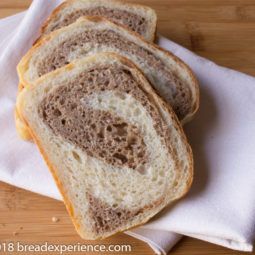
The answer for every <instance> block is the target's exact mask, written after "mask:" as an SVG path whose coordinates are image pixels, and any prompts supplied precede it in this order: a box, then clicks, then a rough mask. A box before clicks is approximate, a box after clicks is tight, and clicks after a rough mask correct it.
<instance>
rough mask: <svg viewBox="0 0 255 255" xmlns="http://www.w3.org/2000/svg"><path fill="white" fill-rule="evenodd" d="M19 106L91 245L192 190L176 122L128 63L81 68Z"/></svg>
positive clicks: (105, 61) (92, 62) (55, 75)
mask: <svg viewBox="0 0 255 255" xmlns="http://www.w3.org/2000/svg"><path fill="white" fill-rule="evenodd" d="M17 105H18V109H19V113H20V115H21V117H22V118H23V120H24V121H25V123H26V124H27V125H28V127H29V129H30V132H31V134H32V135H33V138H34V140H35V142H36V144H37V146H38V147H39V149H40V151H41V153H42V155H43V156H44V159H45V160H46V163H47V164H48V166H49V168H50V170H51V172H52V174H53V176H54V178H55V180H56V183H57V185H58V187H59V189H60V191H61V193H62V195H63V198H64V201H65V204H66V206H67V209H68V211H69V213H70V215H71V216H72V219H73V222H74V224H75V227H76V229H77V231H78V232H79V234H80V235H81V237H83V238H85V239H98V238H105V237H107V236H109V235H112V234H114V233H117V232H119V231H124V230H127V229H129V228H132V227H135V226H137V225H140V224H143V223H145V222H147V221H148V220H149V219H150V218H151V217H153V216H154V215H155V214H156V213H158V212H159V211H160V210H162V209H163V208H164V207H165V206H166V205H168V204H170V203H172V202H173V201H175V200H176V199H179V198H180V197H182V196H183V195H184V194H185V193H186V192H187V191H188V189H189V188H190V185H191V182H192V179H193V158H192V152H191V149H190V146H189V145H188V143H187V140H186V137H185V135H184V132H183V130H182V128H181V126H180V124H179V122H178V120H177V118H176V115H175V114H174V113H173V111H172V109H171V108H170V107H169V106H168V105H167V104H166V103H165V102H164V101H163V100H162V99H161V98H160V97H159V96H157V94H155V92H154V90H153V89H152V88H151V86H150V84H149V83H148V81H147V80H146V78H145V77H144V75H143V74H142V73H141V71H140V70H139V69H138V68H137V67H136V66H135V65H134V64H133V63H132V62H130V61H129V60H128V59H126V58H124V57H121V56H119V55H117V54H113V53H101V54H97V55H94V56H90V57H88V58H85V59H81V60H75V61H73V62H72V63H70V64H69V65H67V66H65V67H62V68H60V69H58V70H56V71H54V72H51V73H49V74H46V75H44V76H43V77H41V78H40V79H38V80H37V81H35V82H34V84H31V85H30V86H27V87H25V88H24V90H23V91H22V92H21V93H20V95H19V96H18V101H17ZM105 146H106V147H105ZM134 152H135V153H134Z"/></svg>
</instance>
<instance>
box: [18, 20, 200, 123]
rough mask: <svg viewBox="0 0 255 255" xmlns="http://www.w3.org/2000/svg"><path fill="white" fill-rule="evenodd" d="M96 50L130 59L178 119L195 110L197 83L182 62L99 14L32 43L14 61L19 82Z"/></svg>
mask: <svg viewBox="0 0 255 255" xmlns="http://www.w3.org/2000/svg"><path fill="white" fill-rule="evenodd" d="M100 52H115V53H118V54H120V55H122V56H124V57H127V58H128V59H130V60H131V61H132V62H134V63H135V64H136V65H137V66H138V67H139V68H140V69H141V70H142V71H143V73H144V74H145V75H146V77H147V78H148V80H149V81H150V82H151V84H152V86H153V87H154V89H155V90H156V91H157V93H158V94H159V95H160V96H161V97H162V98H163V99H164V100H165V101H166V102H167V103H169V104H170V105H171V106H172V108H173V109H174V111H175V113H176V114H177V116H178V118H179V119H180V120H181V122H182V123H185V122H187V121H188V120H189V119H191V118H192V117H193V115H194V114H195V112H196V111H197V109H198V104H199V95H198V94H199V93H198V85H197V82H196V79H195V77H194V74H193V73H192V71H191V70H190V68H189V67H188V66H187V65H186V64H184V63H183V62H182V61H181V60H180V59H179V58H177V57H176V56H174V55H173V54H171V53H170V52H168V51H166V50H164V49H162V48H159V47H157V46H156V45H154V44H151V43H149V42H147V41H145V40H143V39H142V38H141V37H139V36H138V35H136V34H135V33H133V32H131V31H129V30H127V29H126V28H124V27H123V26H121V25H118V24H117V23H114V22H111V21H109V20H107V19H105V18H102V17H99V16H90V17H82V18H80V19H78V20H77V21H76V22H75V23H73V24H71V25H69V26H67V27H64V28H61V29H59V30H57V31H54V32H53V33H51V34H50V35H49V36H48V37H47V38H45V39H44V40H43V41H41V42H39V43H38V44H37V45H35V46H34V47H33V48H32V49H31V50H30V51H29V52H28V53H27V55H26V56H24V57H23V58H22V60H21V61H20V63H19V65H18V68H17V69H18V73H19V77H20V82H21V83H22V84H23V85H24V86H26V84H29V83H33V82H34V81H35V80H37V79H38V78H39V77H40V76H42V75H44V74H46V73H48V72H51V71H53V70H55V69H57V68H59V67H61V66H64V65H66V64H68V63H69V62H71V61H72V60H74V59H76V58H83V57H86V56H89V55H93V54H97V53H100Z"/></svg>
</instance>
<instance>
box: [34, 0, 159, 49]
mask: <svg viewBox="0 0 255 255" xmlns="http://www.w3.org/2000/svg"><path fill="white" fill-rule="evenodd" d="M75 1H77V0H67V1H65V2H63V3H62V4H60V5H59V6H58V7H56V8H55V9H54V10H53V12H52V14H51V16H50V17H49V18H48V20H47V21H46V23H45V24H44V25H43V26H42V28H41V35H40V37H39V38H38V39H37V40H36V41H35V42H34V45H35V44H36V43H38V42H39V41H40V40H41V39H42V38H43V35H44V32H45V30H46V28H47V27H48V26H49V24H50V23H51V21H52V20H53V19H54V17H55V15H56V14H57V13H58V12H60V11H62V10H63V9H64V8H65V7H66V6H67V5H69V4H72V2H75ZM107 1H108V2H109V3H111V2H112V3H116V4H119V5H122V6H126V7H137V8H143V9H147V10H150V11H152V12H153V14H154V17H156V20H155V22H154V24H153V27H152V33H151V34H150V38H149V41H151V42H154V40H155V36H156V30H157V14H156V12H155V11H154V10H153V9H152V8H150V7H148V6H144V5H141V4H133V3H126V2H122V1H118V0H107Z"/></svg>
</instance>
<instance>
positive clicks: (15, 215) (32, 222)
mask: <svg viewBox="0 0 255 255" xmlns="http://www.w3.org/2000/svg"><path fill="white" fill-rule="evenodd" d="M130 2H135V3H141V4H146V5H149V6H151V7H152V8H154V9H155V10H156V11H157V13H158V18H159V22H158V32H159V33H160V34H162V35H164V36H165V37H168V38H169V39H172V40H173V41H175V42H177V43H179V44H181V45H183V46H185V47H187V48H189V49H191V50H193V51H194V52H196V53H197V54H199V55H201V56H204V57H206V58H209V59H210V60H213V61H215V62H216V63H217V64H220V65H224V66H226V67H229V68H233V69H236V70H239V71H241V72H245V73H247V74H250V75H254V76H255V68H254V66H255V0H139V1H135V0H130ZM30 3H31V0H0V18H4V17H7V16H9V15H12V14H15V13H17V12H20V11H23V10H25V9H27V8H28V6H29V4H30ZM52 217H56V218H57V219H58V221H57V222H53V221H52ZM17 241H19V242H21V243H23V244H32V243H34V244H39V243H41V244H43V243H44V242H46V241H48V243H53V244H77V243H83V244H105V245H108V244H117V245H121V244H127V245H131V246H132V252H130V253H124V252H123V253H118V254H141V255H142V254H143V255H145V254H146V255H149V254H154V253H153V251H152V250H151V248H150V247H149V246H148V245H146V244H145V243H143V242H141V241H138V240H136V239H134V238H131V237H129V236H127V235H125V234H118V235H115V236H113V237H111V238H108V239H106V240H103V241H94V242H92V241H84V240H82V239H80V238H79V237H78V235H77V234H76V232H75V230H74V227H73V225H72V223H71V220H70V219H69V216H68V215H67V212H66V210H65V207H64V205H63V203H62V202H58V201H55V200H53V199H50V198H47V197H43V196H40V195H37V194H34V193H31V192H29V191H25V190H22V189H19V188H16V187H13V186H10V185H8V184H4V183H1V182H0V244H1V243H3V242H7V243H10V242H17ZM0 254H7V253H4V252H3V249H2V251H0ZM17 254H18V253H17ZM23 254H24V253H23ZM44 254H45V253H44ZM65 254H67V253H65ZM72 254H74V253H72ZM89 254H93V253H89ZM95 254H98V253H95ZM108 254H110V253H108ZM111 254H114V253H111ZM171 254H173V255H174V254H176V255H177V254H181V255H184V254H185V255H193V254H194V255H199V254H201V255H202V254H218V255H220V254H221V255H223V254H224V255H230V254H243V253H242V252H237V251H232V250H229V249H226V248H222V247H220V246H216V245H213V244H209V243H206V242H202V241H199V240H196V239H192V238H184V239H183V240H182V241H181V242H179V244H177V245H176V247H175V248H174V249H173V250H172V253H171ZM252 254H255V252H253V253H252Z"/></svg>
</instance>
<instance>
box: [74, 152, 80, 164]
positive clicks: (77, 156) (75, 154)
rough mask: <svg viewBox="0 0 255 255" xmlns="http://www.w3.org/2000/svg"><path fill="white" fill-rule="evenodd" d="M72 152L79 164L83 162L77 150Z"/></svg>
mask: <svg viewBox="0 0 255 255" xmlns="http://www.w3.org/2000/svg"><path fill="white" fill-rule="evenodd" d="M72 154H73V157H74V159H75V160H76V161H77V162H78V163H79V164H81V163H82V161H81V157H80V156H79V155H78V153H76V152H75V151H72Z"/></svg>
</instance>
